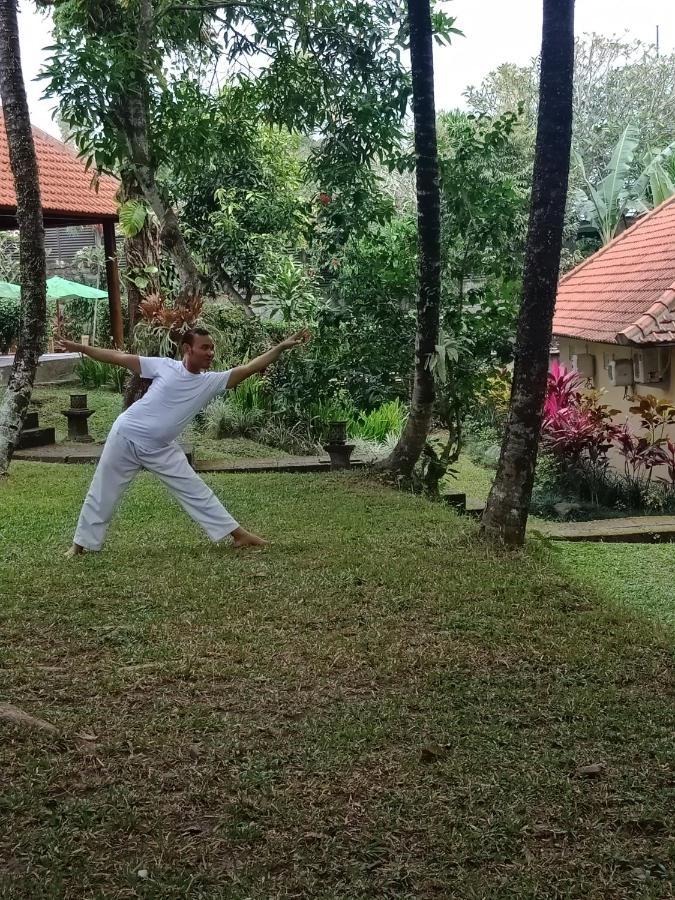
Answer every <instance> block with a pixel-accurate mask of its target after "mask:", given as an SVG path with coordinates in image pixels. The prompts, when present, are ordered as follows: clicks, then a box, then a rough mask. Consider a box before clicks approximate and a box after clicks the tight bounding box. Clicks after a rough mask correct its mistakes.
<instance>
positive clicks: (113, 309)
mask: <svg viewBox="0 0 675 900" xmlns="http://www.w3.org/2000/svg"><path fill="white" fill-rule="evenodd" d="M103 248H104V250H105V271H106V278H107V280H108V304H109V306H110V328H111V330H112V339H113V345H114V346H115V347H118V348H120V349H121V348H122V347H123V346H124V320H123V318H122V299H121V295H120V272H119V267H118V265H117V242H116V240H115V223H114V222H113V221H112V220H110V219H106V220H105V221H104V222H103Z"/></svg>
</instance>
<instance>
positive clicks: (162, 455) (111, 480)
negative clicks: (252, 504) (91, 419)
mask: <svg viewBox="0 0 675 900" xmlns="http://www.w3.org/2000/svg"><path fill="white" fill-rule="evenodd" d="M141 469H147V470H148V471H149V472H154V474H155V475H157V477H158V478H159V479H160V481H163V482H164V484H165V485H166V486H167V487H168V489H169V490H170V491H171V493H172V494H173V495H174V497H175V498H176V499H177V500H178V502H179V503H180V505H181V506H182V507H183V509H184V510H185V512H186V513H187V514H188V515H189V516H191V518H192V519H194V521H195V522H197V524H198V525H201V527H202V528H203V529H204V531H205V532H206V533H207V535H208V536H209V537H210V538H211V540H212V541H221V540H222V539H223V538H224V537H226V536H227V535H228V534H230V532H232V531H234V530H235V528H237V527H238V523H237V522H235V520H234V519H233V518H232V516H231V515H230V514H229V513H228V511H227V510H226V509H225V507H224V506H223V505H222V503H221V502H220V500H219V499H218V498H217V497H216V495H215V494H214V493H213V491H212V490H211V488H210V487H209V486H208V485H207V484H205V483H204V482H203V481H202V479H201V478H200V477H199V475H197V473H196V472H195V471H194V469H193V468H192V467H191V466H190V463H189V462H188V461H187V457H186V456H185V454H184V453H183V451H182V450H181V448H180V447H179V446H178V444H177V443H175V441H174V442H173V443H171V444H169V445H168V446H167V447H161V448H160V449H159V450H145V449H144V448H143V447H139V446H138V445H137V444H133V443H132V442H131V441H128V440H127V439H126V438H125V437H124V436H123V435H121V434H119V433H118V430H117V427H116V426H115V425H113V427H112V429H111V431H110V434H109V435H108V440H107V441H106V442H105V446H104V448H103V453H102V454H101V459H100V460H99V463H98V466H97V467H96V472H95V473H94V477H93V479H92V482H91V485H90V487H89V491H88V493H87V496H86V498H85V501H84V504H83V506H82V511H81V513H80V518H79V521H78V523H77V530H76V531H75V537H74V539H73V540H74V543H76V544H79V546H80V547H84V548H85V549H86V550H100V549H101V547H102V546H103V542H104V540H105V536H106V532H107V531H108V525H109V524H110V520H111V519H112V517H113V513H114V512H115V508H116V507H117V504H118V503H119V501H120V500H121V498H122V495H123V494H124V492H125V491H126V489H127V488H128V487H129V485H130V484H131V482H132V481H133V480H134V478H135V477H136V475H137V474H138V472H139V471H140V470H141Z"/></svg>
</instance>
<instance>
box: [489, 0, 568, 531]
mask: <svg viewBox="0 0 675 900" xmlns="http://www.w3.org/2000/svg"><path fill="white" fill-rule="evenodd" d="M573 65H574V0H544V27H543V35H542V48H541V81H540V87H539V119H538V124H537V143H536V150H535V161H534V173H533V185H532V201H531V207H530V223H529V229H528V235H527V246H526V251H525V270H524V275H523V302H522V306H521V309H520V318H519V321H518V335H517V339H516V360H515V369H514V374H513V388H512V392H511V404H510V408H509V416H508V421H507V423H506V431H505V434H504V441H503V444H502V452H501V456H500V459H499V466H498V469H497V475H496V478H495V482H494V485H493V486H492V490H491V492H490V497H489V499H488V505H487V509H486V511H485V515H484V516H483V525H482V531H483V534H484V535H485V536H486V537H487V538H488V539H489V540H490V541H492V542H493V543H499V544H505V545H507V546H512V547H519V546H522V544H523V543H524V541H525V527H526V525H527V515H528V509H529V505H530V499H531V496H532V486H533V483H534V471H535V466H536V462H537V450H538V447H539V435H540V432H541V420H542V410H543V405H544V399H545V395H546V383H547V375H548V362H549V348H550V345H551V332H552V323H553V311H554V308H555V298H556V292H557V286H558V274H559V268H560V252H561V249H562V239H563V226H564V219H565V201H566V198H567V182H568V176H569V167H570V146H571V140H572V87H573Z"/></svg>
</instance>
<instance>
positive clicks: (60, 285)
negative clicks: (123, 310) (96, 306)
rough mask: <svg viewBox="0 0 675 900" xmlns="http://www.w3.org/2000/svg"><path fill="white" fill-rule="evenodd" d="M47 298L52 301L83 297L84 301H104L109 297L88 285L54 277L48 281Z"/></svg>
mask: <svg viewBox="0 0 675 900" xmlns="http://www.w3.org/2000/svg"><path fill="white" fill-rule="evenodd" d="M47 296H48V297H49V299H50V300H69V299H72V298H73V297H82V298H83V299H84V300H102V299H103V298H104V297H107V296H108V295H107V293H106V292H105V291H99V289H98V288H94V287H89V285H88V284H80V283H79V281H68V279H67V278H59V276H58V275H54V277H53V278H48V279H47Z"/></svg>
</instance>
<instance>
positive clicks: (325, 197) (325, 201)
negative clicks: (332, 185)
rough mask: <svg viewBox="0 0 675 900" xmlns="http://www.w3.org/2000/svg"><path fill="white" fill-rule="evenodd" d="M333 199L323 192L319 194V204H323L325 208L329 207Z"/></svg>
mask: <svg viewBox="0 0 675 900" xmlns="http://www.w3.org/2000/svg"><path fill="white" fill-rule="evenodd" d="M332 199H333V198H332V197H331V195H330V194H324V193H323V192H321V193H320V194H319V203H323V205H324V206H328V204H329V203H330V201H331V200H332Z"/></svg>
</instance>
